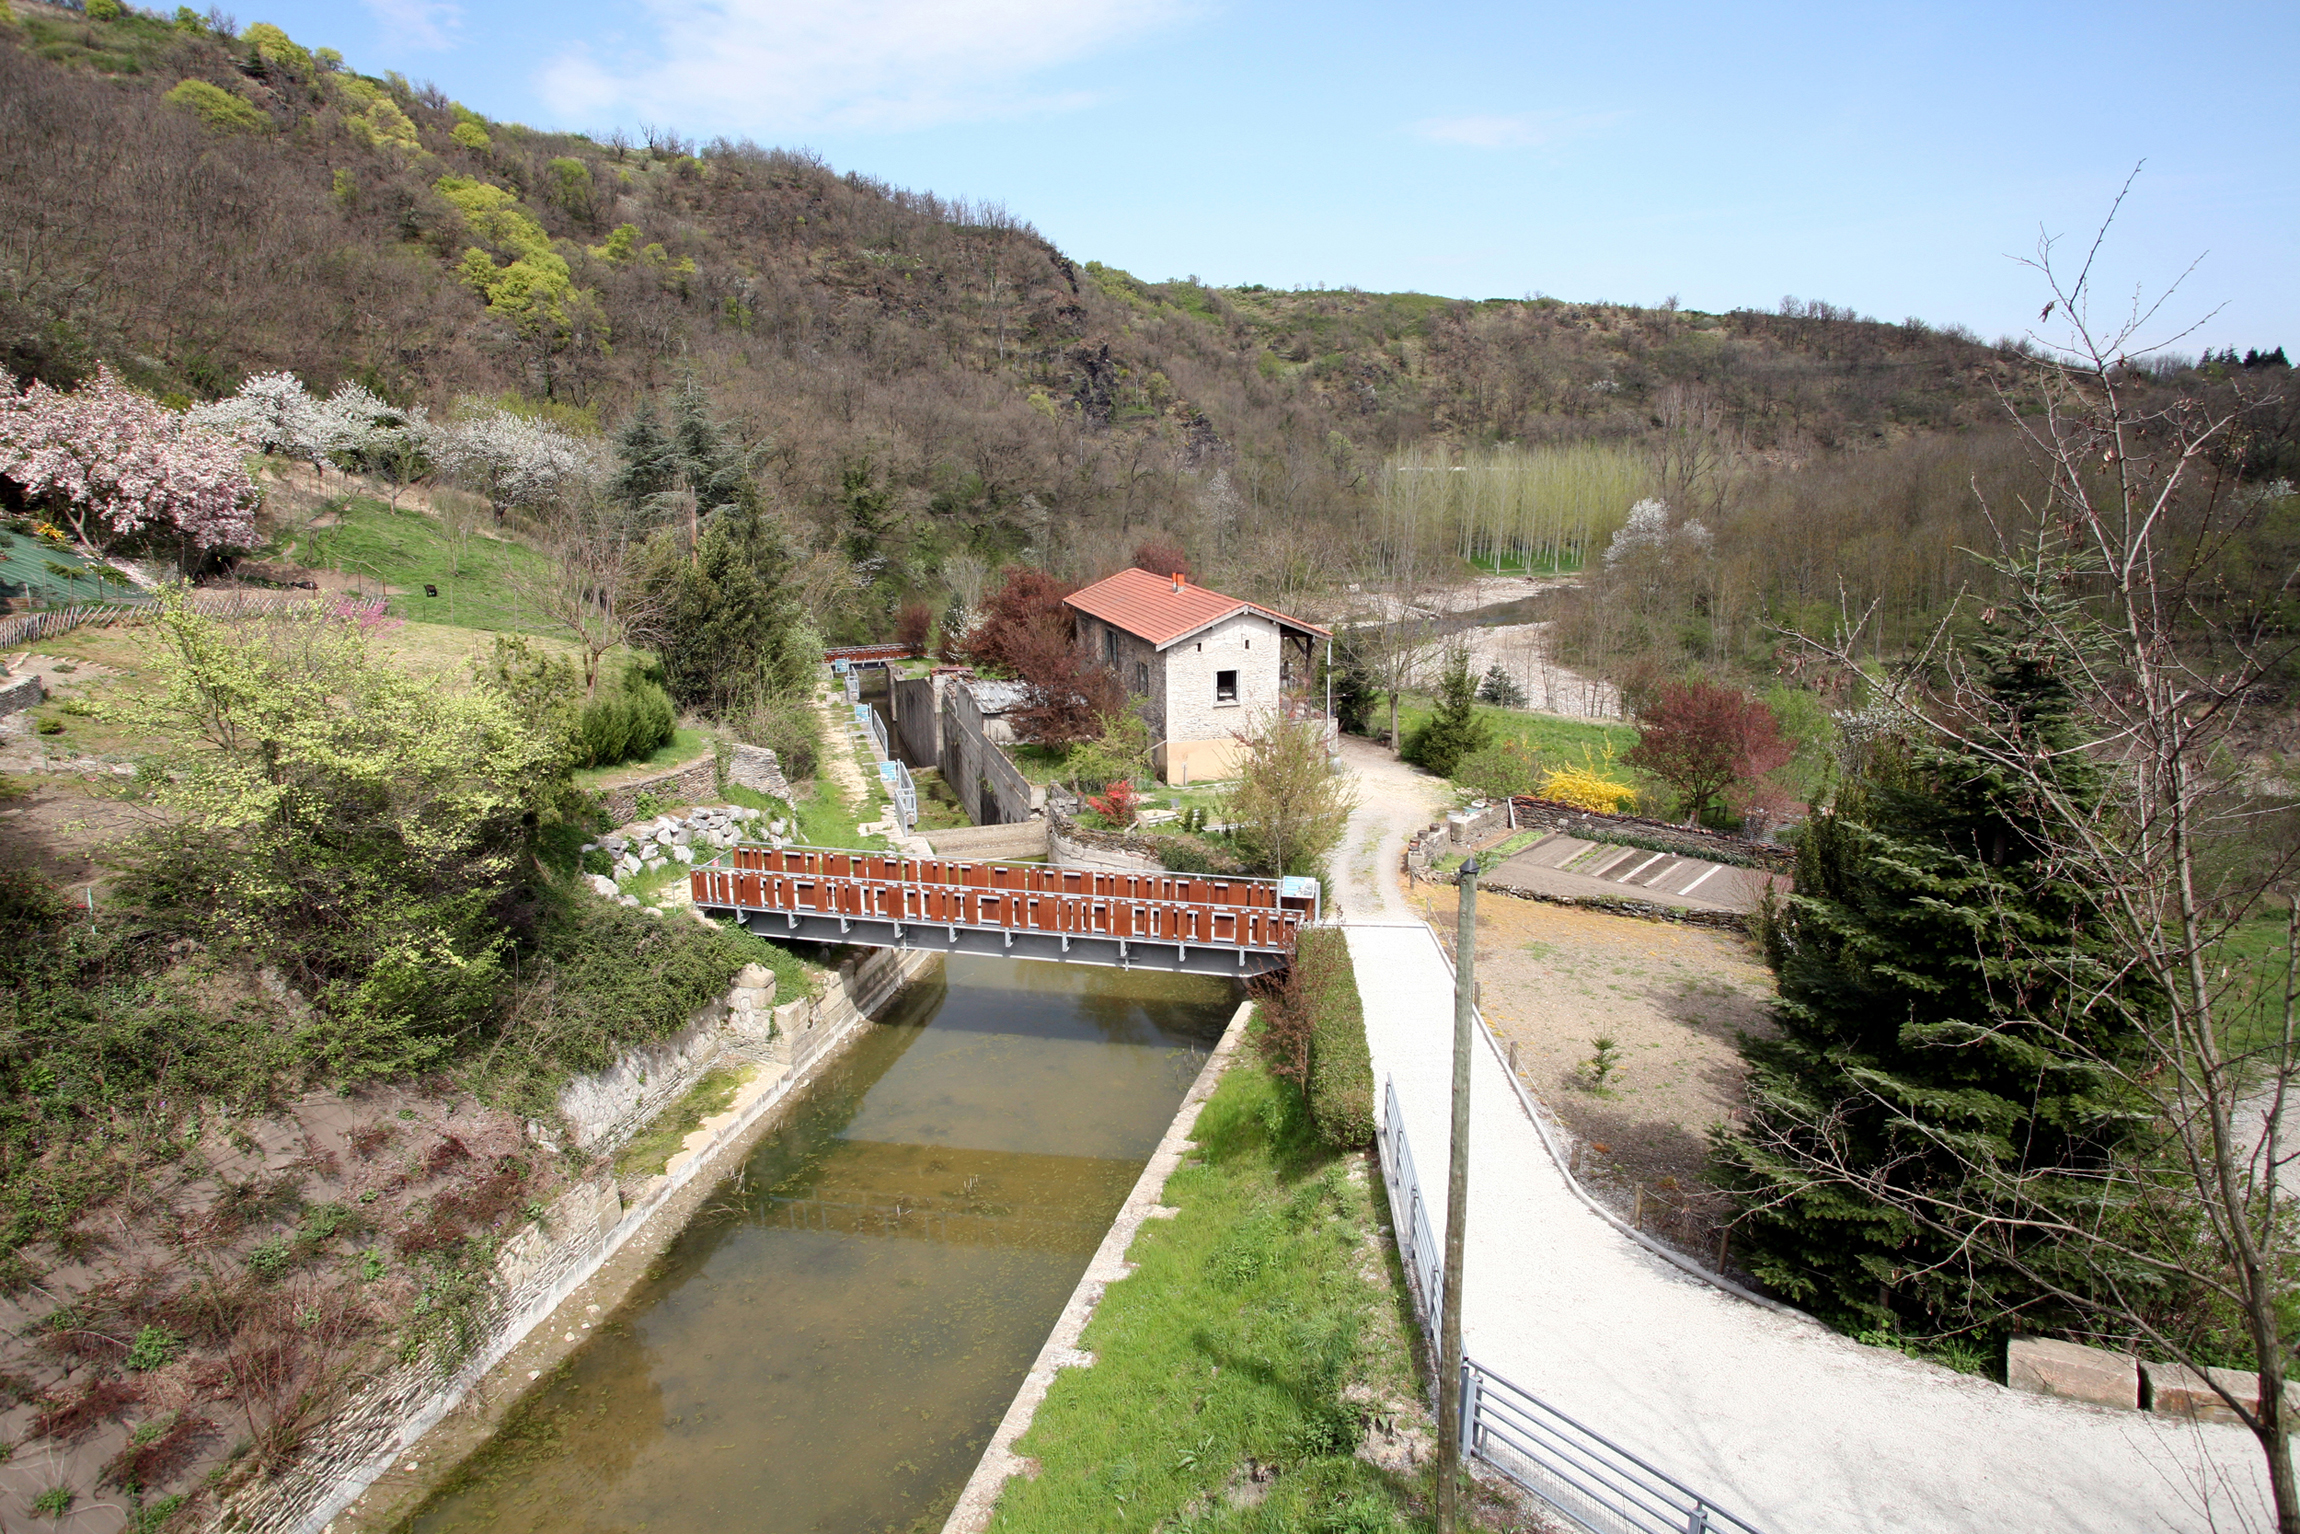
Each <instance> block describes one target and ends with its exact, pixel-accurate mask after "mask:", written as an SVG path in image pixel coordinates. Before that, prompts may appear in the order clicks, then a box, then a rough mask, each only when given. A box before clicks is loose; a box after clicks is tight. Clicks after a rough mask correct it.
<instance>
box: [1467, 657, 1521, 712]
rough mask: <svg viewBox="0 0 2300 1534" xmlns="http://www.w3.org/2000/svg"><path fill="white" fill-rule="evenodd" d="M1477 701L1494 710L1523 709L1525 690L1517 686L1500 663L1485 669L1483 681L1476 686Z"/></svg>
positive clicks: (1513, 678) (1515, 680)
mask: <svg viewBox="0 0 2300 1534" xmlns="http://www.w3.org/2000/svg"><path fill="white" fill-rule="evenodd" d="M1477 700H1478V701H1479V702H1480V703H1490V704H1492V705H1493V706H1494V707H1495V708H1523V707H1525V689H1524V688H1522V687H1520V686H1518V685H1517V678H1516V677H1513V676H1511V675H1510V674H1509V672H1508V670H1507V669H1506V668H1505V667H1503V665H1502V663H1501V662H1500V661H1495V662H1494V663H1493V665H1492V666H1491V667H1490V668H1488V669H1487V671H1486V674H1485V680H1484V681H1482V682H1480V683H1478V684H1477Z"/></svg>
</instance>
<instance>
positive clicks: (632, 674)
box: [574, 671, 677, 767]
mask: <svg viewBox="0 0 2300 1534" xmlns="http://www.w3.org/2000/svg"><path fill="white" fill-rule="evenodd" d="M676 730H677V718H676V715H675V714H674V712H673V710H672V708H671V695H670V694H669V693H667V692H665V691H664V690H663V689H662V688H661V687H660V686H658V685H656V684H655V683H654V682H652V681H650V680H648V678H647V677H646V676H644V675H643V674H641V673H640V672H638V671H626V672H624V673H623V680H622V682H621V683H620V684H619V685H617V686H614V687H602V688H600V689H599V695H598V696H597V697H595V698H593V699H592V700H591V701H590V702H589V703H586V704H584V705H583V712H582V713H581V714H580V715H579V716H578V717H577V719H576V721H575V753H574V754H575V765H576V766H578V767H612V766H614V765H615V764H616V763H617V762H632V761H637V760H639V759H641V758H642V757H647V756H652V755H653V754H654V753H655V752H657V751H660V750H661V749H662V748H663V747H665V746H667V745H669V744H670V743H671V737H672V735H673V734H674V733H675V732H676Z"/></svg>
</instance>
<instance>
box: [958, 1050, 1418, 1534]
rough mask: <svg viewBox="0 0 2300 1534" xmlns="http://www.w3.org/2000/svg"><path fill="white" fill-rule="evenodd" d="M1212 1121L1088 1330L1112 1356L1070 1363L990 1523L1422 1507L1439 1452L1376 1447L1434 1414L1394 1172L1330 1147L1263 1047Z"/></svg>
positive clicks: (1029, 1525)
mask: <svg viewBox="0 0 2300 1534" xmlns="http://www.w3.org/2000/svg"><path fill="white" fill-rule="evenodd" d="M1196 1139H1197V1142H1198V1145H1199V1147H1200V1150H1199V1154H1198V1156H1197V1157H1196V1158H1194V1159H1193V1160H1191V1161H1189V1162H1186V1163H1185V1164H1184V1165H1183V1167H1182V1168H1181V1169H1180V1170H1178V1171H1177V1172H1176V1173H1175V1174H1174V1176H1173V1178H1172V1180H1171V1181H1169V1182H1168V1184H1167V1187H1166V1194H1165V1202H1166V1203H1168V1204H1170V1205H1173V1206H1175V1207H1176V1208H1178V1209H1179V1210H1180V1214H1179V1215H1178V1216H1177V1217H1176V1218H1174V1219H1171V1220H1152V1221H1150V1222H1148V1223H1147V1224H1145V1225H1144V1226H1143V1227H1142V1231H1141V1234H1140V1235H1138V1236H1136V1237H1135V1239H1134V1244H1133V1250H1132V1251H1131V1252H1130V1253H1129V1257H1130V1260H1131V1261H1133V1262H1134V1263H1135V1264H1136V1265H1137V1266H1136V1269H1135V1271H1134V1273H1133V1274H1132V1275H1131V1276H1130V1277H1128V1278H1126V1279H1123V1280H1121V1281H1120V1282H1118V1283H1115V1284H1112V1285H1111V1286H1110V1288H1109V1289H1108V1291H1107V1292H1106V1293H1105V1294H1104V1295H1103V1298H1102V1302H1101V1305H1100V1307H1099V1309H1097V1311H1096V1312H1095V1315H1094V1319H1093V1321H1092V1323H1091V1324H1090V1325H1089V1326H1088V1328H1087V1330H1086V1335H1085V1338H1084V1340H1083V1344H1082V1345H1083V1347H1084V1348H1085V1350H1086V1351H1088V1352H1090V1353H1092V1354H1093V1356H1094V1364H1093V1367H1091V1368H1086V1369H1066V1370H1064V1371H1063V1372H1062V1373H1061V1374H1059V1375H1058V1376H1056V1378H1055V1382H1054V1386H1053V1389H1052V1391H1051V1392H1050V1393H1049V1394H1048V1396H1047V1399H1046V1402H1045V1404H1044V1405H1043V1406H1041V1407H1040V1408H1039V1410H1038V1414H1037V1418H1036V1420H1035V1421H1034V1423H1033V1424H1032V1426H1031V1429H1030V1431H1029V1432H1028V1433H1027V1434H1025V1435H1024V1436H1023V1438H1022V1440H1021V1442H1020V1443H1019V1444H1017V1445H1016V1450H1017V1452H1018V1453H1020V1454H1025V1455H1029V1456H1031V1457H1033V1458H1035V1459H1036V1460H1037V1461H1038V1462H1039V1472H1038V1474H1037V1476H1036V1477H1035V1478H1028V1479H1024V1478H1018V1479H1016V1480H1014V1481H1011V1482H1009V1483H1008V1484H1007V1487H1006V1490H1005V1493H1004V1495H1003V1497H1002V1498H1001V1500H1000V1503H999V1507H998V1512H997V1516H996V1518H995V1520H994V1521H993V1522H992V1524H991V1528H992V1529H993V1530H995V1531H998V1534H1072V1531H1075V1530H1080V1529H1095V1530H1121V1529H1140V1530H1150V1529H1167V1530H1176V1531H1180V1530H1191V1531H1213V1530H1239V1531H1244V1530H1269V1531H1273V1534H1275V1531H1280V1530H1286V1531H1292V1530H1336V1531H1344V1530H1346V1531H1350V1534H1356V1531H1360V1530H1365V1531H1372V1530H1380V1529H1400V1528H1420V1527H1423V1526H1424V1524H1423V1523H1422V1522H1421V1521H1420V1515H1421V1513H1422V1511H1423V1510H1424V1509H1425V1508H1426V1507H1427V1505H1428V1503H1429V1500H1430V1492H1431V1486H1430V1476H1429V1474H1428V1472H1427V1471H1392V1470H1385V1469H1382V1468H1379V1467H1377V1466H1376V1465H1375V1464H1372V1463H1369V1462H1368V1461H1367V1459H1365V1458H1361V1457H1358V1455H1357V1453H1356V1451H1357V1450H1358V1448H1359V1446H1360V1445H1361V1443H1369V1442H1370V1443H1371V1444H1373V1445H1376V1446H1386V1447H1387V1448H1389V1449H1390V1450H1392V1451H1394V1449H1395V1448H1396V1446H1397V1445H1398V1443H1399V1441H1400V1440H1399V1439H1398V1437H1397V1436H1396V1435H1397V1433H1398V1431H1399V1429H1400V1428H1401V1427H1402V1428H1403V1429H1404V1431H1406V1432H1408V1433H1414V1432H1419V1433H1424V1434H1426V1433H1428V1432H1429V1431H1430V1428H1429V1416H1428V1413H1427V1410H1426V1409H1425V1407H1424V1406H1423V1404H1422V1393H1421V1389H1420V1385H1419V1383H1418V1380H1417V1377H1416V1374H1415V1366H1414V1362H1413V1355H1412V1352H1411V1344H1410V1342H1409V1337H1410V1335H1411V1334H1410V1332H1409V1330H1408V1328H1409V1326H1410V1324H1411V1323H1410V1320H1409V1319H1408V1317H1409V1316H1410V1312H1409V1311H1408V1309H1407V1307H1406V1305H1405V1302H1404V1290H1403V1287H1402V1279H1401V1277H1400V1275H1399V1271H1398V1268H1397V1261H1396V1256H1395V1251H1394V1248H1392V1247H1391V1246H1390V1244H1389V1243H1388V1242H1387V1241H1386V1240H1384V1239H1383V1237H1382V1235H1381V1234H1380V1231H1381V1229H1382V1228H1383V1227H1384V1226H1386V1225H1387V1223H1388V1222H1387V1219H1386V1211H1383V1212H1382V1217H1377V1206H1378V1205H1379V1204H1380V1202H1381V1193H1380V1189H1381V1180H1380V1177H1379V1174H1378V1173H1372V1172H1371V1171H1370V1164H1369V1159H1368V1158H1367V1157H1365V1156H1364V1155H1362V1154H1360V1155H1348V1156H1335V1155H1333V1154H1331V1153H1326V1152H1322V1151H1320V1150H1318V1149H1317V1147H1316V1143H1315V1137H1314V1134H1313V1132H1312V1131H1311V1130H1310V1128H1309V1126H1308V1122H1307V1115H1306V1114H1305V1113H1304V1112H1303V1111H1302V1109H1301V1107H1300V1098H1299V1096H1298V1094H1297V1093H1296V1092H1295V1090H1294V1089H1293V1088H1292V1087H1290V1086H1287V1085H1285V1084H1284V1083H1281V1082H1279V1081H1277V1080H1276V1079H1275V1078H1273V1077H1272V1076H1270V1074H1269V1073H1268V1072H1267V1071H1266V1070H1264V1069H1263V1068H1262V1067H1261V1066H1260V1065H1259V1064H1256V1063H1251V1062H1249V1061H1246V1060H1241V1061H1240V1062H1239V1063H1238V1064H1237V1065H1236V1066H1234V1067H1232V1069H1231V1070H1230V1073H1229V1074H1228V1076H1227V1077H1225V1078H1224V1080H1223V1082H1222V1084H1221V1086H1220V1088H1219V1089H1218V1090H1217V1091H1216V1092H1215V1094H1214V1096H1213V1098H1212V1100H1211V1101H1209V1102H1208V1103H1207V1105H1206V1107H1205V1110H1204V1112H1203V1113H1202V1114H1201V1116H1200V1118H1199V1120H1198V1127H1197V1132H1196ZM1424 1441H1425V1442H1426V1441H1427V1440H1426V1439H1425V1440H1424ZM1383 1457H1384V1458H1385V1459H1387V1460H1389V1462H1391V1463H1395V1464H1403V1463H1405V1462H1406V1461H1405V1459H1404V1456H1402V1455H1398V1454H1396V1453H1394V1452H1391V1453H1385V1454H1384V1456H1383Z"/></svg>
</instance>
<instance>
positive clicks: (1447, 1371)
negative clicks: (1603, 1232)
mask: <svg viewBox="0 0 2300 1534" xmlns="http://www.w3.org/2000/svg"><path fill="white" fill-rule="evenodd" d="M1476 996H1477V856H1476V854H1474V853H1473V854H1471V855H1470V856H1469V857H1467V858H1464V859H1463V860H1462V865H1461V921H1460V926H1459V927H1458V929H1457V934H1456V936H1455V938H1454V981H1453V1138H1452V1142H1451V1145H1450V1154H1449V1155H1448V1157H1447V1162H1446V1192H1445V1283H1444V1289H1445V1300H1444V1304H1443V1313H1442V1315H1441V1317H1440V1320H1439V1322H1438V1399H1437V1408H1438V1494H1437V1515H1438V1516H1437V1525H1438V1534H1457V1531H1458V1530H1459V1529H1460V1528H1461V1430H1462V1420H1461V1406H1462V1397H1461V1287H1462V1286H1461V1279H1462V1272H1461V1270H1462V1247H1463V1244H1464V1238H1465V1237H1466V1236H1467V1235H1468V1232H1469V1062H1470V1035H1471V1032H1472V1030H1473V1028H1474V1025H1475V1017H1474V1009H1475V1006H1476V1000H1475V998H1476Z"/></svg>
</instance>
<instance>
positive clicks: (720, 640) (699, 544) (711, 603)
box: [647, 498, 815, 719]
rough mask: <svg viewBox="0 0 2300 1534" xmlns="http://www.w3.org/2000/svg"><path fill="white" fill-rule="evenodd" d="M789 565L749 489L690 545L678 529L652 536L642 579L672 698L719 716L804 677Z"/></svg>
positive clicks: (777, 536)
mask: <svg viewBox="0 0 2300 1534" xmlns="http://www.w3.org/2000/svg"><path fill="white" fill-rule="evenodd" d="M790 567H791V555H790V550H789V548H788V546H787V545H786V544H785V542H784V540H783V538H782V536H781V533H780V531H779V530H778V529H777V528H776V527H775V526H774V524H773V523H772V522H771V521H769V520H768V518H766V517H765V516H764V515H762V514H761V513H760V511H759V510H758V508H757V507H755V506H753V505H752V504H750V502H749V500H748V499H747V498H746V499H744V500H740V501H737V502H734V503H732V504H730V505H727V506H724V507H722V508H721V509H720V511H719V513H718V514H717V515H715V516H713V517H712V518H711V519H710V521H709V522H707V523H706V524H704V527H703V530H702V533H701V535H700V536H699V537H698V538H697V539H696V542H695V545H694V547H693V549H692V550H690V549H688V548H687V547H686V546H685V540H684V539H683V538H681V537H679V536H678V535H677V533H676V532H671V533H665V534H663V535H661V536H660V537H659V538H658V540H657V542H656V544H655V546H654V549H653V551H652V555H651V559H650V564H649V568H648V577H647V588H648V595H649V598H650V600H651V601H652V602H653V603H654V604H655V606H656V609H657V611H658V613H659V614H660V616H659V617H658V618H657V620H656V629H657V632H658V642H657V645H656V653H657V655H658V656H659V657H660V659H661V662H662V667H663V684H664V687H665V689H666V690H667V691H668V692H669V693H670V694H671V697H672V698H673V699H674V700H675V701H676V702H678V703H679V704H680V706H682V707H685V708H693V709H700V710H701V711H703V712H704V713H707V714H710V715H712V716H713V717H714V718H722V719H723V718H726V717H727V716H728V715H730V714H732V713H734V712H736V711H738V710H741V709H743V708H747V707H749V706H750V705H751V704H753V703H755V702H757V701H758V700H759V699H760V698H761V697H762V696H764V695H766V694H770V693H775V692H782V691H787V690H789V689H791V688H793V687H797V686H799V685H801V684H802V683H803V682H804V681H805V678H806V672H807V666H808V664H809V663H810V661H811V660H812V659H814V658H815V657H811V656H809V655H808V654H806V653H805V652H804V651H803V649H801V648H799V639H800V636H801V635H802V633H803V631H804V623H803V621H802V614H801V613H800V611H799V608H798V605H797V603H796V601H795V600H794V598H793V595H792V593H791V591H790V589H789V587H788V586H787V584H786V578H787V577H788V575H789V573H790Z"/></svg>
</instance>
